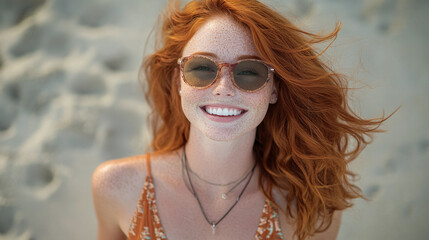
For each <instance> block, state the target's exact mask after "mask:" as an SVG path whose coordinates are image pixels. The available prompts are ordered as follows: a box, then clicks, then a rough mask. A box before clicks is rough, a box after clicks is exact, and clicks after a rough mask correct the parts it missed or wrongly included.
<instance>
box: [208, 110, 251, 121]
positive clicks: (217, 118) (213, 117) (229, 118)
mask: <svg viewBox="0 0 429 240" xmlns="http://www.w3.org/2000/svg"><path fill="white" fill-rule="evenodd" d="M201 111H203V113H205V114H206V115H207V117H208V118H209V119H210V120H212V121H214V122H233V121H235V120H237V119H239V118H241V116H243V115H244V114H245V113H246V111H242V112H241V113H240V114H239V115H237V116H218V115H212V114H210V113H208V112H206V110H205V109H204V108H201Z"/></svg>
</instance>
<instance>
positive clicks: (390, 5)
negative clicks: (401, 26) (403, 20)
mask: <svg viewBox="0 0 429 240" xmlns="http://www.w3.org/2000/svg"><path fill="white" fill-rule="evenodd" d="M398 6H399V5H398V0H371V1H364V3H363V7H362V16H363V18H364V20H367V21H368V20H369V21H374V22H375V23H376V26H377V30H378V32H379V33H381V34H389V33H391V32H392V30H394V28H395V26H396V25H398V19H397V17H398V13H399V10H400V9H399V8H398Z"/></svg>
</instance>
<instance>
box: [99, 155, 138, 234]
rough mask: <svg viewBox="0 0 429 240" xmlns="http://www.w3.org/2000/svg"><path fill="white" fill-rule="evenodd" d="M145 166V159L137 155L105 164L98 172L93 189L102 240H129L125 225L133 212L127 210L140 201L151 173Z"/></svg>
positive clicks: (101, 165) (100, 166)
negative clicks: (126, 239)
mask: <svg viewBox="0 0 429 240" xmlns="http://www.w3.org/2000/svg"><path fill="white" fill-rule="evenodd" d="M145 165H146V164H145V160H144V156H133V157H127V158H121V159H114V160H109V161H106V162H103V163H102V164H100V165H99V166H98V167H97V168H96V169H95V170H94V172H93V174H92V179H91V187H92V195H93V203H94V210H95V213H96V217H97V220H98V239H125V235H124V229H123V224H122V226H121V222H124V219H125V218H129V216H127V213H129V212H130V211H131V212H132V208H131V209H127V207H128V206H129V205H131V206H133V205H135V203H136V202H137V199H138V197H139V193H140V191H139V189H141V187H142V186H143V184H144V178H145V176H146V174H147V169H146V167H145ZM128 215H129V214H128Z"/></svg>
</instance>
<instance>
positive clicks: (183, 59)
mask: <svg viewBox="0 0 429 240" xmlns="http://www.w3.org/2000/svg"><path fill="white" fill-rule="evenodd" d="M195 57H202V58H206V59H208V60H210V61H212V62H213V63H214V64H216V66H217V72H216V77H215V78H214V79H213V81H212V82H211V83H210V84H209V85H207V86H204V87H196V86H193V85H191V84H190V83H189V82H188V81H186V78H185V73H184V68H185V63H186V62H187V61H189V60H190V59H192V58H195ZM243 61H255V62H260V63H262V64H264V65H265V66H266V67H267V69H268V75H267V79H266V80H265V82H264V84H263V85H262V86H260V87H259V88H257V89H255V90H246V89H243V88H241V87H239V86H238V85H237V83H236V82H235V79H234V68H235V67H236V66H237V65H238V64H239V63H241V62H243ZM177 64H179V66H180V74H181V76H182V78H183V80H184V81H185V83H186V84H188V85H189V86H191V87H193V88H196V89H206V88H209V87H211V86H213V84H215V83H216V81H217V80H218V79H219V77H220V75H221V74H220V72H221V70H222V67H224V66H228V67H229V75H230V78H231V82H232V84H233V85H234V86H235V87H236V88H237V89H239V90H240V91H243V92H256V91H258V90H260V89H262V88H263V87H265V85H266V84H267V82H268V81H269V80H270V79H271V78H273V76H274V68H273V67H271V66H270V65H269V64H268V63H266V62H264V61H262V60H259V59H252V58H250V59H242V60H239V61H238V62H236V63H221V62H218V61H216V60H214V59H212V58H210V57H208V56H204V55H190V56H186V57H181V58H179V59H178V60H177Z"/></svg>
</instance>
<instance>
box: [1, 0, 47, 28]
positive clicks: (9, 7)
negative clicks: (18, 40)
mask: <svg viewBox="0 0 429 240" xmlns="http://www.w3.org/2000/svg"><path fill="white" fill-rule="evenodd" d="M45 2H46V0H13V1H0V16H1V17H0V20H1V21H0V23H1V24H0V27H10V26H13V25H17V24H19V23H21V22H22V21H24V20H25V19H26V18H28V17H29V16H31V15H33V14H34V13H35V12H36V11H37V10H38V9H39V8H40V7H41V6H43V5H44V4H45Z"/></svg>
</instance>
